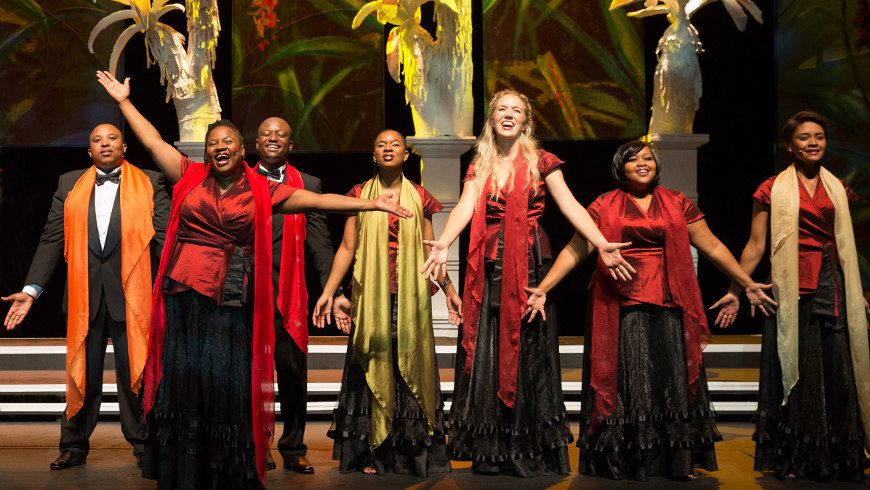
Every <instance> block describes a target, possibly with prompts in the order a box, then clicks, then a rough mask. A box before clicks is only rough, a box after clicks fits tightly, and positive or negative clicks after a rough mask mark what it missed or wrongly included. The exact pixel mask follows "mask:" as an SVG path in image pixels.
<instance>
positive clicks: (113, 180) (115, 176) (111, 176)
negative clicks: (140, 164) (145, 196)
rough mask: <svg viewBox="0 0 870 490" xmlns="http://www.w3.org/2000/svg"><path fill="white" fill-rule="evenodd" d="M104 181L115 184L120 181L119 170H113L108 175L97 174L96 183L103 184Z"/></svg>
mask: <svg viewBox="0 0 870 490" xmlns="http://www.w3.org/2000/svg"><path fill="white" fill-rule="evenodd" d="M106 181H109V182H111V183H113V184H117V183H118V182H120V181H121V172H115V173H113V174H108V175H97V185H103V184H105V183H106Z"/></svg>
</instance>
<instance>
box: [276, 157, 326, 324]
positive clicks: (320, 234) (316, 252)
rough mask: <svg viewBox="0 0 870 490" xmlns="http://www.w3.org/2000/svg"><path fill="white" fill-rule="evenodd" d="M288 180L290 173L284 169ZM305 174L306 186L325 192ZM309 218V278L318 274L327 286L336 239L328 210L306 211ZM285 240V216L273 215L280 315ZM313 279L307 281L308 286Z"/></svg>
mask: <svg viewBox="0 0 870 490" xmlns="http://www.w3.org/2000/svg"><path fill="white" fill-rule="evenodd" d="M284 174H285V177H284V181H285V182H286V180H287V177H286V172H284ZM300 174H302V187H303V188H305V190H306V191H311V192H316V193H318V194H320V193H322V192H323V184H322V183H321V182H320V179H318V178H317V177H315V176H313V175H308V174H306V173H305V172H300ZM305 218H306V220H307V222H306V225H305V272H306V274H305V275H306V277H308V278H311V277H316V278H317V280H318V281H319V282H320V287H321V288H323V286H326V281H327V280H328V279H329V272H330V270H332V259H333V257H334V256H335V251H334V249H333V248H332V239H331V238H330V237H329V228H327V227H326V213H324V212H322V211H309V212H308V213H305ZM283 239H284V215H283V214H276V215H273V216H272V292H273V294H274V295H275V300H276V305H275V316H276V317H280V316H281V313H280V312H279V311H278V306H277V299H278V276H279V274H280V273H281V241H282V240H283ZM307 284H310V282H308V281H306V285H307ZM318 296H319V295H318Z"/></svg>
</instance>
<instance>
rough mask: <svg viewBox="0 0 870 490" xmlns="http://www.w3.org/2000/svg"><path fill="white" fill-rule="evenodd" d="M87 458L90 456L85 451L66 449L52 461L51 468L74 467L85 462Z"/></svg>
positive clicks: (63, 468)
mask: <svg viewBox="0 0 870 490" xmlns="http://www.w3.org/2000/svg"><path fill="white" fill-rule="evenodd" d="M87 458H88V457H87V456H86V455H85V453H80V452H78V451H70V450H64V451H62V452H61V453H60V456H58V457H57V459H55V460H54V462H53V463H51V465H50V468H51V469H53V470H65V469H67V468H72V467H73V466H79V465H83V464H85V460H86V459H87Z"/></svg>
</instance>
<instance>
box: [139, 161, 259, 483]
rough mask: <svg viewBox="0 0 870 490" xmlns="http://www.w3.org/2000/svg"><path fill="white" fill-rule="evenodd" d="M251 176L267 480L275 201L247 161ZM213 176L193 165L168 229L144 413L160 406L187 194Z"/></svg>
mask: <svg viewBox="0 0 870 490" xmlns="http://www.w3.org/2000/svg"><path fill="white" fill-rule="evenodd" d="M241 165H242V169H243V170H244V172H245V178H246V179H247V180H248V185H249V186H250V187H251V192H252V193H253V195H254V214H255V216H254V299H253V301H254V304H253V310H254V325H253V327H254V328H253V332H254V338H253V363H252V366H251V405H252V406H251V414H252V419H253V420H252V422H253V429H254V453H255V459H256V465H257V473H258V475H259V477H260V480H261V481H264V482H265V478H266V452H267V451H268V450H269V446H270V445H271V442H272V435H273V434H274V433H275V416H274V405H275V392H274V388H273V382H274V375H273V371H274V357H273V356H274V353H273V350H274V346H275V329H274V327H273V326H272V319H273V315H274V312H273V311H272V246H271V242H272V203H271V198H270V192H269V185H268V183H267V182H266V180H265V179H260V178H259V177H257V173H256V172H254V171H253V170H251V169H250V168H249V167H248V165H247V164H246V163H244V162H241ZM210 172H211V168H210V167H209V165H208V164H204V163H192V164H191V165H190V167H188V168H187V171H185V172H184V175H183V176H182V177H181V180H179V181H178V183H177V184H175V187H174V191H173V197H172V211H171V212H170V215H169V225H168V226H167V228H166V242H165V244H164V246H163V255H162V256H161V257H160V268H159V269H158V272H157V278H156V279H155V280H154V289H153V291H152V295H151V298H152V300H151V313H152V314H151V338H150V342H149V345H148V364H147V367H146V369H145V397H144V402H143V409H144V410H143V412H144V415H147V414H148V413H149V412H150V411H151V409H152V408H153V407H154V402H155V394H156V393H157V386H158V385H159V384H160V378H161V376H162V374H163V365H162V360H163V337H164V334H165V332H166V308H165V305H164V302H163V288H162V286H163V273H164V272H165V270H166V266H167V264H168V263H169V259H170V258H171V257H172V249H173V247H174V246H175V239H176V237H177V235H178V222H179V217H180V215H181V205H182V202H183V201H184V198H185V197H186V196H187V194H188V193H189V192H190V191H191V190H193V189H194V188H196V187H197V186H198V185H200V184H201V183H202V181H203V180H204V179H205V178H206V176H207V175H208V174H209V173H210Z"/></svg>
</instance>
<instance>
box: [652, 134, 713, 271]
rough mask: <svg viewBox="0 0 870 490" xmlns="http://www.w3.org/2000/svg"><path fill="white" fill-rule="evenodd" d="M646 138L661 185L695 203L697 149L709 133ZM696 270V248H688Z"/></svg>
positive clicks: (707, 138) (704, 141) (696, 197)
mask: <svg viewBox="0 0 870 490" xmlns="http://www.w3.org/2000/svg"><path fill="white" fill-rule="evenodd" d="M650 141H651V142H652V144H653V147H655V150H656V153H657V154H658V157H659V161H661V162H662V180H661V185H663V186H665V187H667V188H668V189H674V190H678V191H680V192H682V193H683V194H685V195H686V197H688V198H689V199H691V200H692V202H694V203H695V204H698V148H700V147H701V146H703V145H705V144H706V143H707V142H708V141H710V135H709V134H651V135H650ZM692 261H694V262H695V273H697V272H698V251H697V250H695V247H692Z"/></svg>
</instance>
